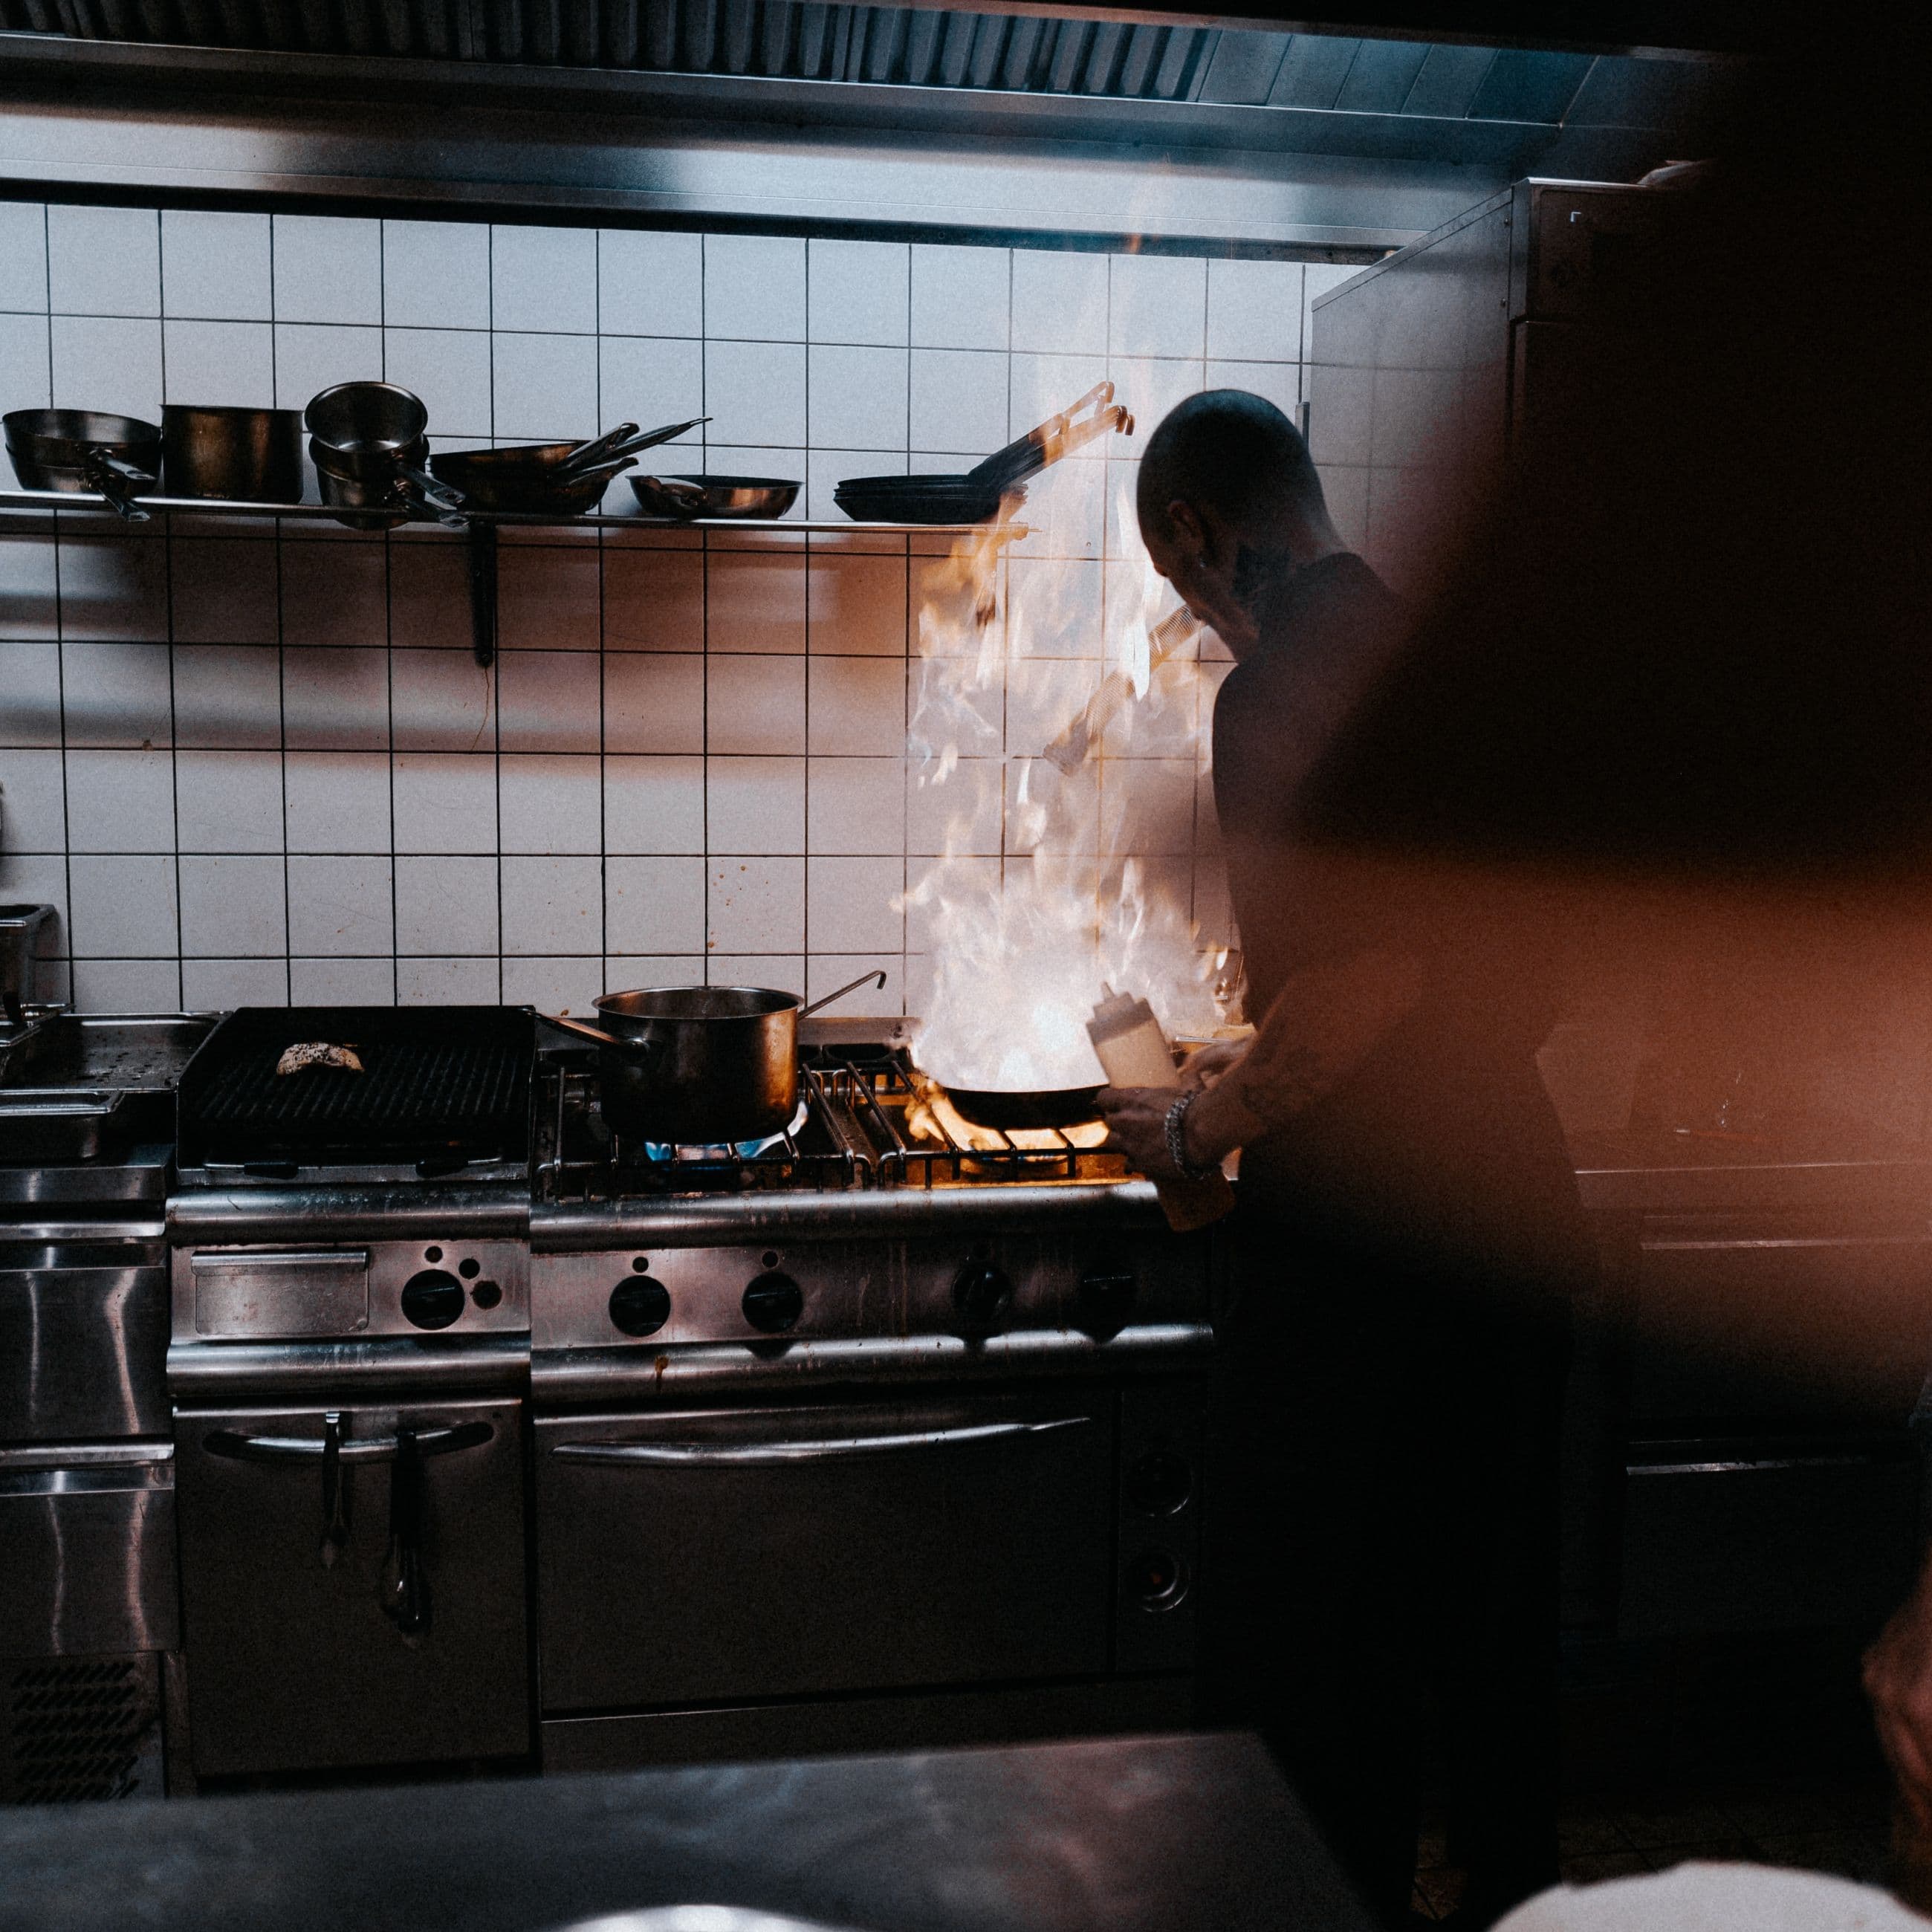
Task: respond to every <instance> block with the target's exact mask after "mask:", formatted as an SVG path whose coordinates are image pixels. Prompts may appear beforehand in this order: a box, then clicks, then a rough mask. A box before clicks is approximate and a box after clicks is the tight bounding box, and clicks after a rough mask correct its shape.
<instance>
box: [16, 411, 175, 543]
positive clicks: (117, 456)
mask: <svg viewBox="0 0 1932 1932" xmlns="http://www.w3.org/2000/svg"><path fill="white" fill-rule="evenodd" d="M0 427H4V428H5V433H6V438H7V455H8V456H9V457H10V458H12V460H13V474H14V475H16V476H17V477H19V478H20V482H21V484H22V486H23V487H24V488H26V489H28V490H61V491H63V492H64V493H68V494H78V493H82V492H84V491H86V490H97V491H98V492H99V493H100V494H101V495H102V496H105V497H106V498H107V500H108V502H109V503H110V504H111V505H113V508H114V509H115V511H117V512H118V514H121V516H123V517H126V518H127V521H128V522H129V523H145V522H146V521H147V520H148V513H147V511H145V510H143V509H142V508H139V506H138V505H136V503H135V502H134V500H133V499H134V498H135V497H136V496H137V495H139V494H140V493H142V492H143V491H145V490H152V489H153V488H154V485H155V483H156V482H157V481H158V479H159V478H160V473H161V432H160V430H159V429H158V428H157V427H156V426H155V425H154V424H153V423H151V422H142V420H141V419H140V418H139V416H110V415H107V414H105V413H103V412H102V411H101V410H10V411H9V413H7V416H5V418H4V419H0Z"/></svg>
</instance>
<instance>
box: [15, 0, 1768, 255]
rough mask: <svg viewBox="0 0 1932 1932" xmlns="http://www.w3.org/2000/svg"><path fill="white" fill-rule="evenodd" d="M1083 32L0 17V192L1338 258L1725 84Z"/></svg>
mask: <svg viewBox="0 0 1932 1932" xmlns="http://www.w3.org/2000/svg"><path fill="white" fill-rule="evenodd" d="M1009 4H1016V0H994V7H995V8H998V7H1003V6H1004V5H1009ZM1099 12H1100V10H1098V9H1095V8H1088V9H1085V10H1079V9H1072V10H1067V11H1064V12H1058V11H1056V12H1055V13H1044V12H1040V11H1004V10H976V11H971V12H968V11H959V10H943V9H941V8H938V7H929V6H922V5H914V6H908V7H866V6H851V5H825V4H805V0H380V4H377V0H248V4H242V0H0V86H4V89H5V96H6V105H5V107H0V191H11V192H13V193H74V192H77V191H81V192H86V191H90V190H92V191H97V192H98V191H104V190H108V189H110V188H112V189H114V190H119V191H123V192H124V191H129V190H133V191H136V192H144V193H151V194H153V195H154V196H157V197H160V196H166V197H167V198H169V199H178V198H180V197H183V196H188V197H199V198H203V199H208V200H211V201H218V202H233V201H235V200H237V199H254V198H260V197H264V196H266V197H272V198H274V199H277V200H278V201H291V202H292V201H294V200H296V199H302V200H315V199H322V200H327V201H331V202H337V203H351V202H380V203H388V204H393V203H394V202H397V201H436V202H445V203H455V204H458V205H467V206H469V207H472V208H475V209H476V210H477V211H478V212H479V213H480V212H484V211H487V212H490V213H492V214H496V215H498V216H499V217H500V216H502V215H503V214H511V215H512V216H514V212H515V211H517V210H518V209H528V210H530V211H532V213H533V214H534V213H535V212H536V211H541V212H542V214H543V217H544V218H545V219H548V220H556V219H569V218H573V211H582V218H589V217H592V216H593V215H595V216H601V217H609V216H610V215H612V214H616V215H619V217H622V216H625V215H628V217H631V218H643V219H646V220H658V221H671V222H695V221H700V220H701V221H704V222H706V223H719V222H724V223H731V222H744V223H752V222H755V223H758V224H759V225H760V226H772V225H774V224H776V225H779V226H799V227H801V228H805V229H812V230H815V231H824V232H841V231H850V232H880V231H882V230H890V231H893V232H900V233H934V234H949V235H959V234H962V233H972V234H985V235H987V236H1001V237H1004V238H1007V239H1029V238H1040V239H1046V238H1048V237H1052V238H1054V239H1064V238H1068V237H1073V236H1078V237H1092V238H1094V239H1097V240H1100V241H1102V242H1106V241H1118V240H1119V239H1121V238H1123V237H1125V236H1136V237H1139V238H1142V239H1143V241H1144V242H1145V245H1150V246H1156V247H1158V246H1160V245H1163V244H1166V245H1175V246H1181V247H1189V248H1198V247H1200V246H1202V245H1204V244H1207V245H1214V246H1227V247H1230V248H1238V249H1241V248H1247V249H1264V250H1268V251H1291V252H1295V253H1311V252H1312V253H1318V254H1330V255H1333V256H1335V257H1337V258H1338V259H1344V260H1346V259H1351V258H1355V257H1372V256H1373V255H1374V254H1376V253H1378V252H1379V251H1382V250H1383V249H1385V248H1390V247H1392V246H1395V245H1399V244H1400V242H1403V241H1406V240H1407V239H1410V238H1411V237H1412V236H1413V235H1414V234H1415V233H1416V232H1417V231H1418V225H1421V226H1428V225H1430V224H1432V223H1433V222H1435V221H1436V220H1442V219H1445V218H1447V217H1449V216H1451V215H1452V214H1454V213H1455V212H1456V211H1458V210H1459V209H1460V208H1463V207H1466V206H1467V205H1469V203H1470V202H1472V201H1474V200H1475V199H1478V198H1480V197H1481V196H1482V195H1483V194H1484V193H1486V192H1487V191H1488V190H1490V189H1491V188H1492V187H1495V186H1496V185H1498V184H1500V183H1502V181H1506V180H1508V179H1510V178H1513V177H1514V176H1517V175H1521V174H1523V173H1525V172H1529V171H1531V170H1532V169H1533V170H1535V171H1537V172H1543V173H1560V174H1569V175H1592V176H1596V177H1598V178H1604V177H1608V178H1631V176H1632V175H1635V174H1637V173H1640V172H1643V169H1646V168H1647V167H1649V166H1652V165H1654V164H1655V163H1656V162H1658V161H1659V160H1663V159H1664V158H1666V157H1667V156H1669V155H1675V154H1682V153H1685V152H1688V151H1697V150H1698V149H1699V148H1700V146H1701V145H1704V144H1706V142H1708V140H1709V138H1710V136H1711V134H1712V131H1713V130H1715V127H1716V126H1717V124H1718V121H1719V118H1720V117H1721V115H1722V113H1723V112H1724V107H1725V104H1726V101H1727V95H1728V92H1729V90H1730V88H1731V86H1733V84H1734V83H1735V80H1736V75H1737V73H1738V71H1739V70H1738V68H1737V66H1736V64H1735V63H1733V62H1724V61H1713V60H1706V59H1700V58H1639V57H1636V56H1634V55H1629V54H1623V53H1593V52H1587V51H1583V52H1580V51H1575V50H1573V49H1534V48H1524V47H1510V46H1483V45H1472V44H1465V43H1452V42H1451V41H1448V40H1442V41H1436V42H1431V41H1430V40H1424V39H1420V38H1409V39H1403V38H1392V37H1386V36H1379V35H1372V34H1360V33H1358V34H1346V33H1335V32H1319V33H1317V32H1307V31H1269V30H1265V29H1263V28H1260V27H1257V26H1228V25H1226V24H1220V23H1213V22H1208V21H1204V20H1191V19H1190V18H1188V17H1187V16H1185V15H1184V14H1183V15H1176V14H1173V13H1163V14H1159V15H1154V14H1147V15H1140V14H1134V13H1129V12H1127V11H1126V10H1111V11H1110V13H1109V16H1108V17H1096V15H1097V13H1099Z"/></svg>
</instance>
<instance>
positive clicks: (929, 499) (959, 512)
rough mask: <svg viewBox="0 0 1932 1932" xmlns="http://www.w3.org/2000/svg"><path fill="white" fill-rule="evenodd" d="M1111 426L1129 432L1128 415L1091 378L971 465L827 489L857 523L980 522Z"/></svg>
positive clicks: (1109, 390) (861, 479)
mask: <svg viewBox="0 0 1932 1932" xmlns="http://www.w3.org/2000/svg"><path fill="white" fill-rule="evenodd" d="M1116 429H1118V431H1120V432H1121V434H1122V435H1123V436H1131V435H1132V434H1133V430H1134V419H1133V417H1132V416H1130V415H1129V414H1128V413H1127V410H1126V409H1125V408H1124V407H1123V406H1122V405H1121V404H1118V403H1117V402H1115V401H1114V386H1113V384H1112V383H1097V384H1095V386H1094V387H1093V388H1092V389H1089V390H1088V392H1087V393H1086V395H1084V396H1082V398H1080V400H1079V401H1078V402H1077V403H1076V404H1074V405H1073V407H1072V408H1071V409H1070V410H1062V411H1061V413H1060V414H1059V415H1058V416H1049V418H1048V419H1047V420H1046V422H1043V423H1042V424H1041V425H1040V426H1039V428H1037V429H1030V430H1028V431H1027V433H1026V434H1025V436H1023V437H1019V438H1018V439H1017V440H1016V441H1014V442H1012V443H1008V444H1007V446H1006V448H1005V449H1001V450H996V451H995V452H994V453H993V455H991V456H989V457H988V458H986V460H985V461H984V462H983V463H976V464H975V465H974V466H973V467H972V468H971V469H968V470H965V471H962V472H958V473H955V474H941V475H926V476H850V477H847V478H846V479H845V481H844V482H842V483H841V484H839V485H838V487H837V488H836V489H835V490H833V492H832V500H833V501H834V502H836V503H837V504H838V507H839V508H841V510H843V511H844V512H845V514H847V516H848V517H852V518H853V520H855V521H856V522H859V523H985V522H986V521H987V520H989V518H991V517H995V516H997V515H998V514H999V511H1000V505H1001V503H1002V502H1004V501H1007V500H1008V499H1011V500H1012V501H1013V502H1016V503H1017V502H1023V501H1024V500H1025V496H1026V491H1025V488H1024V487H1022V486H1023V485H1024V484H1025V481H1026V480H1027V478H1028V477H1030V476H1033V475H1037V474H1038V472H1040V471H1041V470H1043V469H1045V468H1046V466H1047V465H1048V464H1049V463H1058V461H1059V460H1060V459H1061V458H1062V457H1063V456H1064V455H1067V453H1068V452H1070V451H1071V450H1075V449H1079V447H1080V446H1081V445H1082V443H1091V441H1092V440H1094V437H1097V436H1104V435H1106V434H1107V433H1108V431H1110V430H1116Z"/></svg>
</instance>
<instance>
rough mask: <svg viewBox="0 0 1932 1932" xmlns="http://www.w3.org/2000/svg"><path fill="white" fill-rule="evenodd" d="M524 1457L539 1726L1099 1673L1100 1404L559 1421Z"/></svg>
mask: <svg viewBox="0 0 1932 1932" xmlns="http://www.w3.org/2000/svg"><path fill="white" fill-rule="evenodd" d="M537 1442H538V1453H537V1492H536V1499H537V1513H538V1514H537V1520H538V1630H539V1638H538V1660H539V1663H538V1667H539V1672H540V1676H541V1691H542V1703H543V1706H544V1709H546V1710H549V1711H553V1712H563V1711H572V1710H586V1709H599V1708H602V1709H610V1708H636V1707H639V1706H669V1705H679V1704H694V1703H708V1702H714V1701H717V1700H727V1699H739V1698H745V1697H785V1696H796V1695H799V1694H808V1693H812V1692H820V1691H850V1690H859V1689H872V1690H880V1689H889V1688H894V1687H899V1686H907V1685H953V1684H968V1683H975V1682H988V1681H991V1680H995V1679H1006V1680H1015V1679H1042V1678H1053V1677H1073V1676H1084V1675H1089V1674H1097V1673H1100V1672H1103V1671H1104V1670H1106V1669H1107V1667H1108V1665H1109V1654H1108V1653H1109V1626H1110V1623H1111V1621H1112V1606H1113V1599H1114V1589H1115V1580H1114V1562H1113V1550H1112V1541H1113V1523H1114V1518H1115V1503H1114V1493H1113V1466H1114V1429H1113V1424H1112V1407H1111V1405H1109V1404H1108V1403H1106V1400H1105V1398H1104V1397H1098V1398H1097V1397H1095V1396H1094V1394H1091V1392H1089V1393H1087V1394H1084V1395H1079V1396H1071V1397H1067V1398H1066V1399H1064V1400H1055V1398H1054V1397H1052V1395H1051V1394H1042V1395H1040V1396H1036V1397H1031V1398H1030V1399H1029V1398H1025V1397H998V1396H986V1397H976V1398H975V1399H974V1400H973V1401H971V1403H964V1402H957V1401H950V1402H949V1401H934V1400H929V1401H924V1402H915V1403H841V1404H836V1405H827V1406H812V1407H787V1408H778V1407H772V1408H765V1409H730V1410H721V1409H714V1410H706V1411H702V1412H683V1413H681V1414H664V1413H661V1412H654V1413H652V1414H649V1415H599V1416H577V1417H572V1418H568V1419H567V1420H548V1421H539V1422H538V1424H537Z"/></svg>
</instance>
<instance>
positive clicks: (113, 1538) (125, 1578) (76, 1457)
mask: <svg viewBox="0 0 1932 1932" xmlns="http://www.w3.org/2000/svg"><path fill="white" fill-rule="evenodd" d="M173 1453H174V1452H173V1451H172V1448H171V1447H170V1446H169V1445H168V1444H167V1443H166V1442H129V1443H116V1444H115V1445H112V1447H111V1448H110V1447H107V1446H100V1447H96V1448H92V1449H88V1448H67V1449H49V1450H9V1451H0V1551H4V1552H5V1559H4V1560H0V1633H4V1638H0V1649H5V1652H7V1654H8V1655H10V1656H13V1657H65V1656H71V1655H86V1654H89V1653H92V1652H123V1653H124V1652H136V1651H160V1650H172V1649H175V1648H176V1646H178V1643H179V1641H180V1637H179V1619H178V1613H177V1611H176V1607H175V1604H176V1598H175V1494H174V1466H173V1462H172V1457H173Z"/></svg>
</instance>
